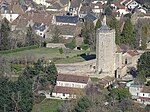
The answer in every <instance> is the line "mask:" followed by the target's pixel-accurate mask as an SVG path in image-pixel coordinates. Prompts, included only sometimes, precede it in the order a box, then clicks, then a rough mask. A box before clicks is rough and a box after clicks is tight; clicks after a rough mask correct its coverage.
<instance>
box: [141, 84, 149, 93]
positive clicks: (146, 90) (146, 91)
mask: <svg viewBox="0 0 150 112" xmlns="http://www.w3.org/2000/svg"><path fill="white" fill-rule="evenodd" d="M141 92H143V93H150V86H144V87H143V89H142V91H141Z"/></svg>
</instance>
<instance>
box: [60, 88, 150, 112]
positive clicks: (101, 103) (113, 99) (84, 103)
mask: <svg viewBox="0 0 150 112" xmlns="http://www.w3.org/2000/svg"><path fill="white" fill-rule="evenodd" d="M90 92H91V93H90V94H88V95H85V96H83V97H81V98H79V99H77V100H70V101H65V102H64V103H62V104H61V105H60V106H59V107H58V109H57V112H117V111H120V112H135V111H136V112H148V111H146V110H144V109H143V108H140V107H139V105H137V104H136V103H134V102H133V101H131V100H130V96H131V95H130V93H129V91H128V90H127V89H124V88H116V89H112V90H111V91H110V93H109V94H106V93H105V92H104V91H101V92H94V91H92V90H91V91H90Z"/></svg>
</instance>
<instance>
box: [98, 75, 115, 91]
mask: <svg viewBox="0 0 150 112" xmlns="http://www.w3.org/2000/svg"><path fill="white" fill-rule="evenodd" d="M114 82H115V79H114V78H112V77H110V76H106V77H104V78H102V79H101V80H100V81H99V82H98V84H99V85H100V87H101V88H107V87H109V86H110V85H112V84H113V83H114Z"/></svg>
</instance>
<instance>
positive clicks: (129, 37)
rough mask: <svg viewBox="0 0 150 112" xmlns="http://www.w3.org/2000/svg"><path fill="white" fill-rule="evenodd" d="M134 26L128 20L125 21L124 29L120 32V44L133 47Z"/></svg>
mask: <svg viewBox="0 0 150 112" xmlns="http://www.w3.org/2000/svg"><path fill="white" fill-rule="evenodd" d="M134 30H135V29H134V26H133V25H132V23H131V20H130V19H127V20H126V22H125V24H124V28H123V31H122V39H121V43H123V44H126V45H129V46H131V47H134V44H135V35H134Z"/></svg>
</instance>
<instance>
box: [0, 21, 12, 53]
mask: <svg viewBox="0 0 150 112" xmlns="http://www.w3.org/2000/svg"><path fill="white" fill-rule="evenodd" d="M10 30H11V29H10V25H9V22H8V21H7V19H6V18H4V19H3V21H2V24H1V28H0V50H8V49H10V38H9V35H10Z"/></svg>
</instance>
